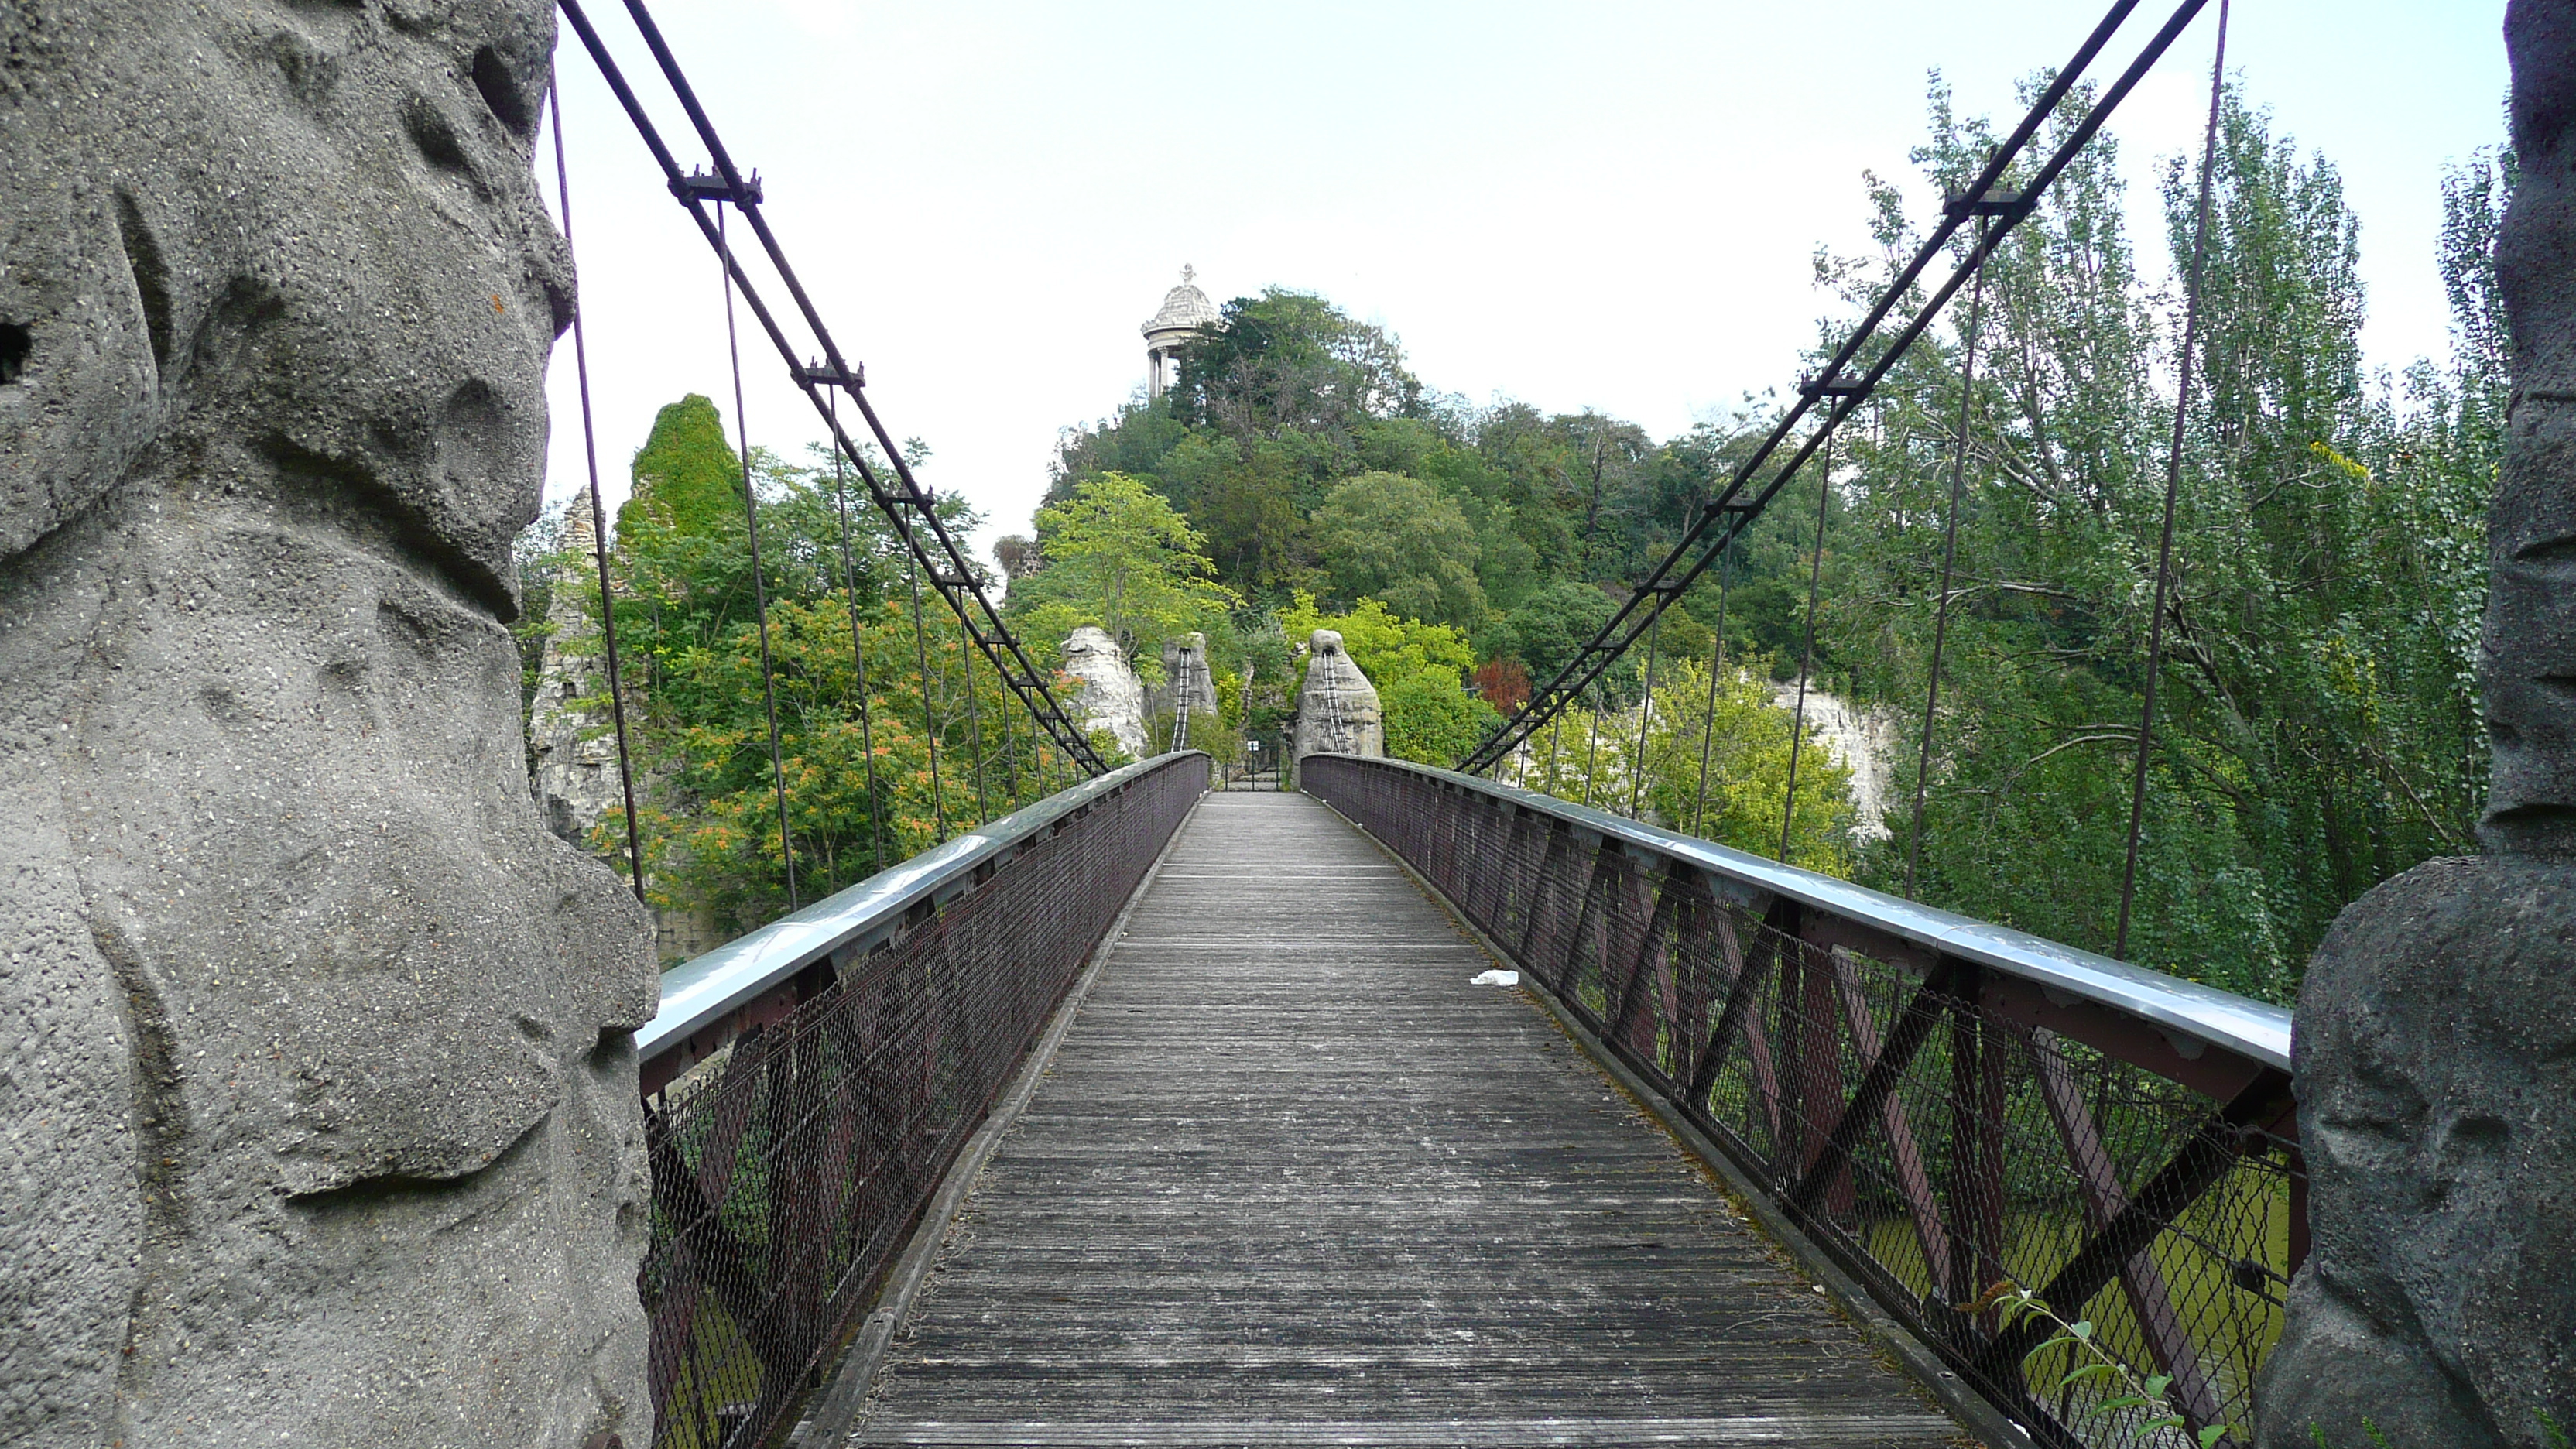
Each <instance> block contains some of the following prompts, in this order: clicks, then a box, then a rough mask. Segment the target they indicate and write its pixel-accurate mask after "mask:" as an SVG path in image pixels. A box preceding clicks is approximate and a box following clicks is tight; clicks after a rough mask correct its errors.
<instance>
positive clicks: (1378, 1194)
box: [850, 793, 1960, 1449]
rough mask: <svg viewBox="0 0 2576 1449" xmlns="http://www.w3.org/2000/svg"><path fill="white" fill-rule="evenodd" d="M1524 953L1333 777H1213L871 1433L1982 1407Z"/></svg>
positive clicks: (1942, 1430) (1482, 1429) (1813, 1428)
mask: <svg viewBox="0 0 2576 1449" xmlns="http://www.w3.org/2000/svg"><path fill="white" fill-rule="evenodd" d="M1578 939H1580V940H1583V941H1584V942H1585V944H1591V942H1590V941H1589V939H1588V934H1587V935H1585V936H1581V937H1578ZM1490 965H1492V962H1491V961H1490V960H1488V959H1487V958H1486V957H1485V956H1484V955H1483V953H1482V952H1481V951H1479V950H1478V949H1477V948H1476V947H1475V946H1474V944H1473V943H1472V942H1471V941H1469V940H1468V939H1467V938H1466V936H1465V935H1464V934H1463V933H1462V932H1460V930H1459V929H1458V928H1457V926H1456V925H1455V923H1454V922H1452V921H1451V920H1450V919H1449V918H1448V916H1447V915H1446V914H1445V913H1444V912H1442V911H1441V910H1440V909H1439V908H1438V907H1437V906H1435V905H1433V904H1432V903H1431V902H1430V901H1429V900H1428V899H1426V898H1425V897H1424V896H1423V895H1422V894H1421V893H1420V892H1419V891H1418V890H1416V889H1415V888H1414V887H1413V885H1412V884H1411V883H1410V882H1409V881H1407V880H1406V879H1405V878H1404V877H1403V875H1402V874H1401V873H1400V872H1398V871H1397V870H1396V869H1395V868H1394V867H1393V866H1392V865H1391V864H1389V863H1388V862H1387V861H1386V860H1385V858H1384V857H1383V856H1381V855H1380V854H1379V853H1378V852H1377V850H1376V848H1375V847H1374V846H1372V845H1371V844H1369V843H1368V841H1367V840H1366V839H1365V838H1363V837H1361V836H1359V835H1358V834H1357V833H1356V832H1355V831H1353V830H1351V829H1350V828H1349V827H1348V826H1347V825H1345V824H1343V823H1342V822H1341V821H1340V820H1339V819H1338V818H1337V817H1335V816H1333V815H1332V814H1331V813H1329V812H1328V811H1326V810H1324V809H1323V808H1322V807H1320V806H1318V805H1316V804H1315V803H1314V802H1313V801H1311V800H1308V799H1307V798H1305V797H1304V796H1301V795H1276V794H1253V793H1241V794H1221V795H1214V796H1211V797H1209V799H1207V800H1206V801H1205V802H1204V803H1202V805H1201V806H1200V807H1199V811H1198V814H1197V815H1196V816H1195V817H1193V819H1192V820H1191V822H1190V824H1189V825H1188V826H1187V827H1186V828H1185V832H1184V834H1183V836H1182V838H1181V840H1180V841H1179V843H1178V844H1177V845H1176V847H1175V849H1174V852H1173V854H1172V856H1171V857H1170V859H1169V860H1168V861H1167V862H1166V863H1165V865H1164V867H1163V869H1162V872H1161V873H1160V875H1159V876H1158V877H1157V879H1156V882H1155V884H1154V886H1153V887H1152V889H1151V890H1150V891H1149V892H1148V893H1147V894H1146V896H1145V897H1144V898H1143V899H1142V900H1140V901H1139V902H1138V903H1137V907H1136V910H1135V912H1134V914H1133V916H1132V917H1131V918H1130V920H1129V922H1128V930H1127V934H1126V935H1125V936H1124V937H1122V938H1121V940H1120V942H1119V944H1118V945H1117V947H1116V948H1115V950H1114V952H1113V953H1112V955H1111V957H1110V961H1109V964H1108V966H1107V968H1106V969H1105V971H1104V972H1103V974H1102V976H1101V978H1100V981H1099V982H1098V984H1097V985H1096V986H1095V987H1094V988H1093V991H1092V993H1091V995H1090V997H1089V999H1088V1000H1087V1002H1086V1003H1085V1006H1084V1008H1083V1012H1082V1015H1081V1017H1080V1018H1079V1019H1078V1020H1076V1021H1075V1022H1074V1024H1073V1026H1072V1029H1071V1030H1070V1032H1069V1033H1068V1034H1067V1035H1066V1038H1065V1041H1064V1045H1063V1048H1062V1050H1061V1052H1060V1053H1059V1055H1058V1057H1057V1059H1056V1063H1055V1067H1054V1069H1053V1071H1052V1072H1050V1073H1049V1075H1048V1077H1047V1079H1046V1080H1045V1081H1044V1082H1043V1083H1042V1084H1041V1085H1040V1086H1039V1088H1038V1090H1037V1093H1036V1095H1035V1096H1034V1097H1033V1098H1032V1099H1031V1101H1030V1102H1029V1105H1028V1107H1027V1109H1026V1110H1025V1111H1023V1112H1022V1114H1021V1115H1020V1117H1019V1119H1018V1121H1017V1123H1016V1124H1015V1125H1014V1126H1013V1127H1012V1129H1011V1131H1010V1132H1009V1134H1008V1135H1007V1136H1006V1137H1005V1138H1004V1139H1003V1141H1002V1143H1001V1145H1000V1147H999V1149H998V1150H997V1151H996V1152H995V1154H994V1156H993V1158H992V1160H991V1162H990V1163H988V1164H987V1166H986V1167H985V1169H984V1172H983V1174H982V1176H981V1178H980V1179H979V1181H978V1182H977V1185H976V1190H975V1191H974V1193H973V1194H972V1196H971V1197H970V1198H969V1200H968V1203H967V1206H966V1208H965V1209H964V1211H963V1212H962V1213H961V1214H960V1215H959V1217H958V1219H957V1222H956V1224H955V1226H954V1227H953V1229H952V1230H951V1232H950V1235H949V1239H948V1242H947V1243H946V1245H945V1246H944V1248H943V1250H942V1254H941V1258H940V1262H939V1266H938V1269H937V1271H936V1272H934V1273H933V1275H932V1277H931V1280H930V1283H929V1285H928V1286H927V1287H926V1288H925V1289H924V1290H923V1292H922V1294H921V1295H920V1298H919V1300H918V1301H917V1304H916V1307H915V1310H914V1314H913V1317H912V1318H911V1319H910V1320H909V1321H908V1322H907V1323H906V1324H905V1325H904V1326H903V1328H902V1330H901V1331H900V1332H899V1333H898V1335H897V1338H896V1342H895V1345H894V1348H893V1351H892V1353H891V1355H890V1356H889V1359H888V1363H887V1368H886V1371H885V1374H884V1376H883V1378H882V1379H881V1380H880V1382H879V1384H878V1385H877V1386H876V1389H875V1391H874V1392H873V1394H872V1395H871V1398H870V1402H869V1404H868V1407H867V1409H866V1411H865V1412H864V1414H863V1415H862V1417H861V1419H860V1421H859V1424H858V1426H857V1429H856V1431H855V1435H854V1437H853V1438H852V1440H851V1441H850V1442H851V1443H852V1444H854V1445H868V1446H876V1445H887V1446H891V1445H908V1444H923V1445H928V1444H949V1445H1001V1444H1029V1445H1035V1444H1063V1445H1088V1444H1102V1445H1106V1444H1150V1445H1205V1444H1264V1445H1269V1444H1276V1445H1327V1444H1389V1445H1396V1444H1424V1445H1430V1444H1477V1445H1497V1446H1500V1445H1522V1444H1531V1445H1536V1444H1585V1445H1595V1444H1599V1445H1607V1444H1665V1443H1707V1444H1735V1443H1743V1444H1756V1443H1798V1444H1811V1445H1852V1446H1859V1445H1873V1446H1877V1445H1888V1446H1906V1449H1914V1446H1921V1449H1931V1446H1935V1445H1944V1444H1948V1443H1951V1442H1954V1441H1955V1440H1956V1439H1957V1437H1958V1436H1959V1432H1960V1431H1959V1430H1958V1428H1957V1427H1956V1426H1955V1425H1954V1424H1952V1422H1951V1421H1950V1420H1948V1419H1947V1418H1945V1417H1943V1416H1942V1415H1940V1414H1939V1413H1938V1412H1936V1411H1935V1410H1933V1409H1931V1408H1930V1407H1929V1406H1928V1401H1927V1400H1925V1399H1924V1398H1923V1397H1922V1396H1921V1395H1920V1393H1919V1391H1917V1390H1916V1389H1915V1388H1914V1387H1913V1386H1912V1385H1911V1384H1909V1383H1907V1382H1906V1381H1904V1380H1902V1379H1901V1378H1899V1377H1898V1376H1897V1375H1896V1374H1894V1373H1893V1372H1892V1371H1890V1370H1889V1369H1887V1368H1886V1367H1885V1366H1883V1365H1882V1364H1881V1363H1879V1362H1878V1361H1877V1359H1876V1358H1875V1356H1874V1355H1873V1354H1872V1353H1871V1352H1870V1350H1869V1349H1868V1347H1867V1346H1866V1345H1865V1344H1864V1342H1863V1341H1862V1340H1861V1338H1860V1337H1859V1336H1858V1335H1857V1334H1856V1333H1855V1332H1854V1331H1853V1330H1852V1329H1851V1328H1849V1327H1848V1326H1847V1325H1845V1324H1844V1323H1843V1322H1842V1321H1841V1320H1840V1319H1838V1318H1836V1317H1835V1316H1834V1315H1833V1314H1832V1313H1831V1312H1830V1311H1829V1310H1828V1309H1827V1308H1826V1306H1825V1304H1824V1301H1823V1300H1822V1299H1821V1298H1820V1297H1819V1296H1817V1294H1816V1293H1815V1292H1814V1290H1813V1289H1812V1288H1811V1287H1810V1286H1809V1285H1807V1284H1805V1283H1802V1282H1800V1281H1798V1280H1797V1279H1795V1278H1794V1277H1792V1276H1791V1275H1790V1274H1789V1273H1787V1272H1786V1271H1785V1270H1784V1269H1783V1268H1782V1267H1780V1266H1779V1265H1778V1263H1777V1262H1776V1261H1775V1259H1774V1257H1773V1256H1772V1254H1771V1253H1770V1252H1769V1251H1767V1250H1766V1247H1765V1245H1764V1244H1763V1243H1762V1242H1761V1241H1760V1240H1759V1239H1757V1238H1756V1237H1755V1236H1754V1235H1753V1234H1752V1233H1751V1232H1750V1231H1749V1230H1748V1229H1747V1228H1746V1227H1745V1226H1744V1225H1743V1224H1742V1223H1741V1222H1740V1221H1738V1220H1737V1219H1736V1218H1735V1217H1734V1215H1733V1213H1732V1211H1731V1210H1730V1209H1729V1208H1728V1207H1727V1206H1726V1204H1725V1203H1724V1202H1723V1201H1722V1200H1721V1199H1720V1198H1718V1197H1717V1196H1716V1195H1715V1194H1714V1193H1712V1192H1711V1191H1710V1190H1709V1189H1708V1187H1707V1185H1706V1183H1705V1181H1704V1180H1703V1179H1702V1178H1701V1177H1700V1176H1699V1174H1698V1172H1697V1170H1696V1169H1695V1168H1694V1167H1693V1166H1692V1165H1691V1164H1690V1163H1689V1161H1688V1160H1687V1159H1686V1158H1685V1157H1684V1156H1683V1154H1682V1152H1681V1151H1680V1149H1679V1148H1678V1147H1677V1146H1676V1145H1675V1144H1674V1143H1673V1142H1672V1141H1671V1139H1670V1138H1668V1137H1666V1136H1664V1135H1663V1134H1662V1133H1661V1132H1659V1131H1657V1130H1656V1129H1654V1128H1653V1127H1652V1126H1650V1125H1649V1124H1648V1123H1647V1122H1646V1121H1645V1120H1644V1119H1643V1118H1642V1117H1641V1116H1640V1115H1639V1114H1638V1112H1637V1110H1636V1108H1635V1107H1634V1106H1633V1105H1632V1104H1631V1103H1630V1102H1629V1101H1628V1100H1627V1099H1626V1098H1625V1097H1623V1096H1621V1095H1620V1094H1618V1093H1617V1092H1616V1091H1615V1090H1614V1089H1613V1088H1612V1087H1611V1085H1610V1084H1609V1082H1608V1081H1607V1080H1606V1079H1605V1078H1604V1077H1603V1076H1602V1075H1601V1073H1600V1072H1599V1071H1598V1070H1597V1069H1596V1068H1594V1067H1593V1066H1592V1065H1591V1064H1590V1063H1589V1062H1588V1061H1586V1060H1585V1059H1584V1058H1583V1057H1582V1056H1581V1055H1580V1054H1579V1053H1578V1052H1577V1051H1576V1050H1575V1048H1574V1047H1573V1046H1572V1045H1571V1044H1570V1043H1568V1042H1567V1041H1566V1040H1565V1039H1564V1038H1563V1037H1562V1036H1561V1035H1560V1034H1559V1033H1558V1032H1557V1031H1556V1030H1555V1028H1554V1027H1553V1025H1552V1024H1551V1023H1550V1022H1549V1021H1548V1019H1547V1018H1546V1017H1545V1016H1544V1015H1543V1014H1542V1013H1541V1012H1540V1011H1538V1010H1537V1009H1536V1008H1535V1007H1534V1005H1533V1004H1532V1003H1531V1002H1529V1001H1528V1000H1526V999H1525V998H1523V997H1521V996H1519V995H1518V994H1516V993H1513V992H1509V991H1504V990H1498V989H1496V988H1493V987H1479V986H1471V985H1469V984H1468V978H1470V977H1471V976H1473V975H1475V974H1476V973H1478V972H1480V971H1483V970H1485V969H1486V968H1487V967H1489V966H1490ZM1649 994H1650V995H1657V996H1659V995H1661V994H1662V988H1661V983H1660V982H1657V983H1655V987H1654V990H1653V991H1652V992H1650V993H1649Z"/></svg>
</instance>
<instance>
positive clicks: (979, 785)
mask: <svg viewBox="0 0 2576 1449" xmlns="http://www.w3.org/2000/svg"><path fill="white" fill-rule="evenodd" d="M966 633H967V631H966V630H965V629H963V628H961V629H959V630H958V631H957V667H958V670H959V672H960V673H961V674H962V675H963V676H964V680H965V685H966V752H967V753H966V758H967V759H969V760H971V761H973V762H974V769H973V774H974V776H975V823H976V824H977V825H982V824H983V823H984V822H985V821H987V820H990V819H992V818H993V806H992V803H991V802H990V801H989V800H987V799H986V798H985V795H984V767H985V766H986V765H987V764H990V763H991V761H990V760H988V759H987V758H986V757H985V754H984V716H983V713H982V711H980V710H978V709H976V707H975V651H974V650H973V648H972V647H970V646H969V645H968V643H967V640H966ZM941 672H942V673H945V672H946V671H945V670H942V671H941Z"/></svg>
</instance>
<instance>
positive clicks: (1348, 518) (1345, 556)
mask: <svg viewBox="0 0 2576 1449" xmlns="http://www.w3.org/2000/svg"><path fill="white" fill-rule="evenodd" d="M1315 535H1316V541H1317V543H1318V545H1319V546H1320V547H1321V549H1322V551H1323V555H1324V571H1325V573H1326V574H1327V575H1329V576H1330V577H1331V579H1332V581H1333V586H1334V588H1335V589H1337V590H1338V591H1339V592H1340V593H1341V595H1342V597H1344V598H1350V599H1357V598H1364V597H1369V596H1372V595H1373V596H1375V597H1377V598H1379V599H1382V600H1384V601H1385V602H1386V604H1387V606H1388V607H1389V608H1391V609H1393V610H1395V611H1396V612H1397V613H1399V614H1404V615H1407V616H1410V617H1413V618H1418V619H1430V620H1434V621H1436V622H1439V623H1443V624H1451V625H1455V626H1457V627H1459V628H1462V629H1472V628H1474V627H1475V626H1476V625H1477V624H1479V623H1482V622H1483V620H1484V617H1485V589H1484V585H1483V584H1481V583H1479V582H1478V581H1477V578H1476V560H1477V556H1478V552H1479V550H1478V548H1477V546H1476V531H1475V529H1474V528H1472V527H1471V526H1470V525H1469V524H1468V522H1467V516H1466V514H1464V513H1462V512H1460V511H1459V508H1458V505H1457V504H1455V503H1453V502H1451V501H1449V500H1448V499H1446V498H1443V497H1441V496H1440V494H1439V493H1438V492H1437V491H1435V490H1434V489H1433V488H1432V487H1431V485H1429V484H1427V483H1424V482H1422V481H1420V480H1419V479H1414V478H1407V477H1405V476H1403V475H1402V474H1398V473H1362V474H1360V475H1359V476H1358V477H1356V478H1353V479H1351V480H1350V481H1348V482H1346V483H1342V484H1339V485H1337V486H1336V487H1335V488H1334V489H1333V491H1332V492H1331V493H1330V494H1328V495H1326V496H1325V499H1324V506H1323V508H1322V509H1320V510H1319V511H1318V512H1317V513H1316V515H1315Z"/></svg>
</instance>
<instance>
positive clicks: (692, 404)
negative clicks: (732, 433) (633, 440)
mask: <svg viewBox="0 0 2576 1449" xmlns="http://www.w3.org/2000/svg"><path fill="white" fill-rule="evenodd" d="M632 477H633V478H634V480H635V491H634V492H633V493H632V494H631V495H629V496H628V498H627V500H626V502H625V503H624V504H622V505H620V506H619V508H618V510H617V529H618V538H619V541H620V542H621V543H622V542H624V541H625V537H626V531H627V529H628V527H629V523H628V520H629V519H630V518H632V517H636V516H638V515H641V514H645V513H651V514H654V515H656V516H657V517H659V518H660V520H661V522H662V526H663V528H664V529H666V530H668V531H669V532H672V533H676V534H680V535H683V536H687V537H707V536H712V535H717V534H724V533H739V532H741V531H742V458H741V455H739V454H737V453H736V452H734V450H733V444H732V443H730V442H729V441H727V440H726V438H725V425H724V419H723V417H722V416H721V415H719V414H718V413H717V412H716V405H715V403H714V402H713V401H712V400H710V399H709V398H707V397H706V396H705V395H704V394H702V393H694V392H693V393H690V394H689V395H688V396H686V397H684V398H682V399H680V400H679V401H678V402H675V403H672V404H670V405H669V406H667V407H665V408H663V409H662V410H661V411H660V412H659V413H656V414H655V415H654V417H653V431H652V432H651V433H650V434H649V435H647V436H646V438H645V439H644V446H643V447H641V448H638V449H637V450H636V452H635V462H634V467H633V471H632Z"/></svg>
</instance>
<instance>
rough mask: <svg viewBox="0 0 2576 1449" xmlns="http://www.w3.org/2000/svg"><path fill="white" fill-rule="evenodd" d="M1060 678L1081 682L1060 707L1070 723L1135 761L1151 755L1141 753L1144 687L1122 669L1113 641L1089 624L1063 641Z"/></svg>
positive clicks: (1122, 657) (1143, 749) (1124, 665)
mask: <svg viewBox="0 0 2576 1449" xmlns="http://www.w3.org/2000/svg"><path fill="white" fill-rule="evenodd" d="M1064 672H1065V673H1067V674H1070V675H1072V676H1073V677H1074V678H1076V679H1078V680H1080V681H1082V683H1081V686H1080V687H1079V688H1077V689H1076V690H1075V691H1074V693H1073V698H1072V699H1070V700H1069V701H1067V702H1066V708H1068V709H1070V710H1071V711H1072V713H1073V717H1074V720H1075V722H1076V723H1078V724H1080V725H1081V726H1082V728H1084V729H1086V730H1107V731H1109V732H1110V733H1111V734H1112V735H1114V736H1116V737H1117V740H1118V747H1119V748H1120V749H1122V750H1125V751H1126V752H1127V753H1128V754H1130V755H1133V756H1135V757H1136V758H1137V759H1140V760H1141V759H1143V758H1145V757H1146V756H1147V755H1149V754H1152V753H1154V752H1153V751H1152V750H1150V749H1148V748H1146V740H1145V686H1144V684H1143V683H1142V682H1140V681H1139V680H1138V679H1137V678H1136V671H1134V670H1132V669H1130V668H1128V667H1127V656H1126V655H1124V654H1122V653H1120V652H1119V649H1118V641H1116V640H1114V639H1112V638H1110V637H1109V635H1108V633H1107V632H1106V631H1105V630H1101V629H1095V628H1093V627H1092V626H1091V625H1089V624H1085V625H1083V626H1082V627H1081V628H1079V629H1076V630H1074V631H1073V633H1072V634H1070V635H1068V636H1067V637H1066V638H1065V641H1064Z"/></svg>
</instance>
